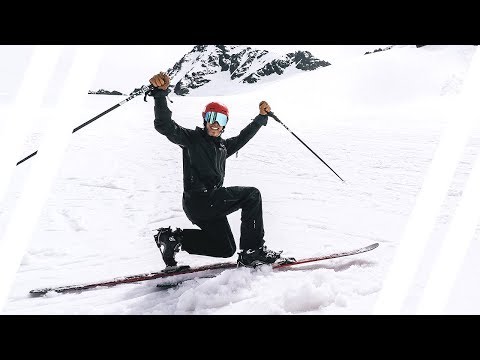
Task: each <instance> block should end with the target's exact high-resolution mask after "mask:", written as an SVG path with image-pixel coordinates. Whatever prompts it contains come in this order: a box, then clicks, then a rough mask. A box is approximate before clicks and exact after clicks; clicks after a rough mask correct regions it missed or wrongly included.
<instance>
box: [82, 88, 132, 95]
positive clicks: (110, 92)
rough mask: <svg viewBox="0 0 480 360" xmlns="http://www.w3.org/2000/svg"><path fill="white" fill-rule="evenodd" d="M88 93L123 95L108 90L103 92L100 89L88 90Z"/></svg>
mask: <svg viewBox="0 0 480 360" xmlns="http://www.w3.org/2000/svg"><path fill="white" fill-rule="evenodd" d="M88 93H89V94H93V95H125V94H122V93H121V92H120V91H117V90H113V91H110V90H104V89H100V90H97V91H94V90H89V91H88Z"/></svg>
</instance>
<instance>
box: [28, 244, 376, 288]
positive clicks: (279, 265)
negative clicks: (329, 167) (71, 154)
mask: <svg viewBox="0 0 480 360" xmlns="http://www.w3.org/2000/svg"><path fill="white" fill-rule="evenodd" d="M378 245H379V244H378V243H374V244H371V245H368V246H365V247H362V248H358V249H355V250H350V251H344V252H336V253H332V254H328V255H323V256H316V257H309V258H302V259H298V260H297V259H294V258H281V259H279V260H278V261H277V262H275V263H273V264H272V265H271V266H272V268H273V269H274V270H277V269H283V268H287V267H291V266H296V265H301V264H306V263H311V262H316V261H322V260H327V259H334V258H339V257H343V256H351V255H356V254H360V253H364V252H367V251H371V250H373V249H375V248H377V247H378ZM234 268H237V263H236V262H220V263H214V264H209V265H202V266H195V267H190V266H188V265H179V266H177V267H169V268H166V269H164V270H162V271H158V272H150V273H144V274H138V275H131V276H122V277H118V278H114V279H111V280H106V281H99V282H93V283H88V284H77V285H66V286H58V287H45V288H38V289H33V290H30V292H29V293H30V295H31V296H41V295H45V294H46V293H48V292H56V293H66V292H80V291H83V290H89V289H94V288H106V287H112V286H116V285H120V284H128V283H138V282H141V281H146V280H153V279H162V278H169V277H176V278H175V280H176V281H172V282H170V284H159V287H165V288H166V287H172V286H176V285H178V284H179V283H180V282H182V281H184V280H181V275H188V274H203V277H208V275H209V274H210V273H211V272H212V271H213V272H215V271H223V270H227V269H234ZM179 276H180V279H177V277H179ZM171 280H173V279H171Z"/></svg>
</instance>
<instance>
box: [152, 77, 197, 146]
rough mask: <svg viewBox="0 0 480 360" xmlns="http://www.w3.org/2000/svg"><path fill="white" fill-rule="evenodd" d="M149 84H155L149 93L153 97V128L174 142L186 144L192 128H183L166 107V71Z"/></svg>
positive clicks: (167, 81) (167, 82)
mask: <svg viewBox="0 0 480 360" xmlns="http://www.w3.org/2000/svg"><path fill="white" fill-rule="evenodd" d="M150 84H152V85H153V86H155V89H153V90H151V91H150V93H149V95H150V96H152V97H153V98H154V99H155V106H154V113H155V120H154V122H153V124H154V127H155V129H156V130H157V131H158V132H159V133H160V134H162V135H165V136H166V137H167V139H168V140H170V141H171V142H173V143H174V144H177V145H180V146H186V145H187V144H188V143H189V139H190V133H191V132H192V130H190V129H185V128H183V127H182V126H180V125H178V124H177V123H176V122H175V121H173V119H172V112H171V110H170V109H169V108H168V105H167V99H166V97H167V95H168V93H169V90H168V86H169V85H170V78H169V77H168V75H167V74H166V73H164V72H160V73H159V74H156V75H154V76H153V77H152V78H151V79H150Z"/></svg>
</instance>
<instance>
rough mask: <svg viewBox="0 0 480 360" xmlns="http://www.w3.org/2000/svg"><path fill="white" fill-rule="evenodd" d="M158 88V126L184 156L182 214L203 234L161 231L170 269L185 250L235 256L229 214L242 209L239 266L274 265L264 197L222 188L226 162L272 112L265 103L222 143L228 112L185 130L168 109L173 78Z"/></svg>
mask: <svg viewBox="0 0 480 360" xmlns="http://www.w3.org/2000/svg"><path fill="white" fill-rule="evenodd" d="M149 81H150V84H152V85H153V86H154V88H153V89H152V90H150V91H149V92H148V93H147V94H148V95H149V96H152V97H153V98H154V99H155V100H154V101H155V106H154V114H155V120H154V127H155V129H156V130H157V131H158V132H159V133H160V134H162V135H164V136H166V137H167V139H168V140H170V141H171V142H172V143H174V144H177V145H179V146H180V148H182V151H183V188H184V191H183V198H182V205H183V210H184V212H185V214H186V216H187V218H188V219H189V220H190V221H191V222H192V223H193V224H194V225H197V226H198V227H199V228H200V229H183V230H182V229H180V228H177V229H176V230H175V231H172V229H171V228H170V227H168V228H159V229H158V233H157V234H155V235H154V239H155V242H156V244H157V246H158V248H159V249H160V252H161V253H162V258H163V261H164V262H165V265H166V269H169V268H172V267H176V266H177V261H176V260H175V255H176V253H178V252H179V251H180V250H183V251H186V252H187V253H189V254H196V255H205V256H212V257H221V258H227V257H231V256H233V255H234V254H235V251H236V244H235V239H234V237H233V234H232V231H231V228H230V225H229V223H228V220H227V215H229V214H231V213H233V212H235V211H237V210H240V209H241V211H242V212H241V227H240V231H241V235H240V242H239V248H240V251H239V253H238V259H237V264H238V266H247V267H256V266H258V265H262V264H272V263H274V262H275V261H276V260H278V259H279V258H280V254H281V253H282V251H279V252H276V251H273V250H270V249H267V247H266V245H265V240H264V238H263V237H264V227H263V217H262V197H261V194H260V191H259V190H258V189H257V188H255V187H244V186H231V187H225V186H223V181H224V177H225V161H226V159H227V158H228V157H229V156H231V155H232V154H234V153H235V152H237V151H238V150H239V149H241V148H242V147H243V146H244V145H245V144H246V143H247V142H248V141H250V139H252V137H253V136H254V135H255V134H256V133H257V132H258V130H260V128H261V126H266V125H267V121H268V115H267V113H268V112H269V111H271V109H270V106H269V105H268V103H267V102H266V101H262V102H260V104H259V112H260V113H259V114H258V115H257V116H256V117H255V118H254V119H253V121H251V122H250V123H249V124H248V125H247V126H246V127H245V128H244V129H243V130H242V131H241V132H240V133H239V134H238V136H235V137H231V138H228V139H223V138H222V137H221V135H222V134H223V132H224V131H225V127H226V125H227V122H228V120H229V112H228V108H227V107H226V106H225V105H223V104H221V103H218V102H211V103H209V104H207V105H206V106H205V108H204V110H203V112H202V117H203V128H201V127H196V129H195V130H191V129H186V128H184V127H182V126H180V125H178V124H177V123H176V122H175V121H174V120H173V119H172V112H171V111H170V109H169V108H168V106H167V101H166V96H167V95H168V93H169V89H168V87H169V85H170V78H169V76H168V75H167V74H166V73H165V72H160V73H158V74H156V75H154V76H153V77H152V78H151V79H150V80H149Z"/></svg>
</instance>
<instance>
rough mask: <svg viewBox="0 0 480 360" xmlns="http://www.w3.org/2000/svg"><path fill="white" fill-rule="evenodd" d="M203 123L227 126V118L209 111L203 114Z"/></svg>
mask: <svg viewBox="0 0 480 360" xmlns="http://www.w3.org/2000/svg"><path fill="white" fill-rule="evenodd" d="M205 121H207V122H209V123H210V124H213V123H214V122H215V121H216V122H218V123H219V125H220V126H225V125H227V122H228V116H227V115H225V114H222V113H218V112H214V111H209V112H207V113H206V114H205Z"/></svg>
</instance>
